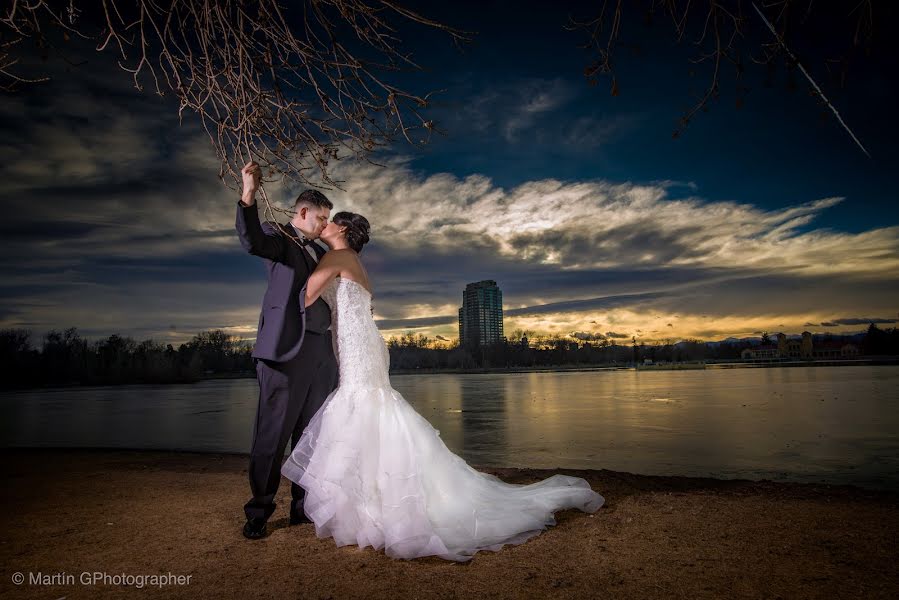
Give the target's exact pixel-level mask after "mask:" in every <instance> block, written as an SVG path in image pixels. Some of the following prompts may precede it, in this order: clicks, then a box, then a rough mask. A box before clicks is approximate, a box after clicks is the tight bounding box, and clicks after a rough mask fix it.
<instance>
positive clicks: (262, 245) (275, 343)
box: [235, 201, 331, 362]
mask: <svg viewBox="0 0 899 600" xmlns="http://www.w3.org/2000/svg"><path fill="white" fill-rule="evenodd" d="M235 227H236V228H237V235H238V237H239V238H240V243H241V245H242V246H243V247H244V248H245V249H246V251H247V252H249V253H250V254H254V255H256V256H261V257H262V258H264V259H265V267H266V271H267V272H268V287H267V288H266V290H265V296H264V297H263V300H262V310H261V312H260V314H259V329H258V331H257V334H256V347H255V348H254V349H253V354H252V356H253V357H255V358H264V359H267V360H272V361H275V362H286V361H288V360H290V359H292V358H293V357H294V356H296V355H297V352H299V351H300V346H301V345H302V344H303V338H304V336H305V335H306V332H307V331H312V332H314V333H324V332H325V331H327V329H328V327H329V326H330V324H331V311H330V308H329V307H328V305H327V304H326V303H325V302H324V301H323V300H322V299H321V298H319V299H318V300H316V301H315V302H313V303H312V304H311V305H310V306H309V307H307V306H306V302H305V300H306V283H307V281H308V279H309V275H310V274H311V273H312V271H314V270H315V267H316V263H315V261H314V260H312V257H311V256H309V253H308V252H307V251H306V250H305V249H304V248H302V247H301V246H299V245H298V244H297V243H296V242H295V241H294V240H292V239H290V238H289V237H288V235H287V234H286V233H285V232H284V231H282V229H281V227H283V228H285V229H286V231H288V232H290V233H291V234H292V233H293V230H292V229H291V225H290V224H286V225H280V226H279V225H278V224H276V223H272V222H269V221H266V222H265V223H260V222H259V212H258V209H257V206H256V205H255V204H254V205H253V206H244V205H243V204H242V203H241V202H240V201H238V203H237V221H236V223H235ZM311 246H312V247H313V249H315V250H316V253H317V255H318V257H319V258H321V256H322V255H323V254H324V249H322V247H321V246H319V245H318V244H316V243H314V242H312V243H311Z"/></svg>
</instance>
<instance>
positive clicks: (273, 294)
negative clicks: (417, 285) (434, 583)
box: [236, 162, 605, 562]
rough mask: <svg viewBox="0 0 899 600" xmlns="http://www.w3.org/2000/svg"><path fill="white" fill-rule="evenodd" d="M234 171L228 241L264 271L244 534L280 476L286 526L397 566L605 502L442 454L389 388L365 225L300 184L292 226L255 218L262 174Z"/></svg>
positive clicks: (494, 540)
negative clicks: (285, 491)
mask: <svg viewBox="0 0 899 600" xmlns="http://www.w3.org/2000/svg"><path fill="white" fill-rule="evenodd" d="M241 173H242V178H243V192H242V196H241V199H240V200H239V201H238V205H237V221H236V228H237V234H238V237H239V238H240V243H241V245H242V246H243V247H244V249H245V250H246V251H247V252H249V253H250V254H253V255H255V256H259V257H260V258H262V259H264V262H265V268H266V273H267V275H268V287H267V288H266V290H265V295H264V296H263V300H262V311H261V313H260V315H259V328H258V332H257V336H256V345H255V348H254V350H253V353H252V356H253V359H254V361H255V363H256V376H257V379H258V382H259V405H258V408H257V411H256V421H255V424H254V426H253V443H252V448H251V450H250V464H249V478H250V489H251V491H252V498H251V499H250V500H249V501H248V502H247V503H246V505H245V506H244V512H245V514H246V518H247V521H246V524H245V525H244V528H243V534H244V536H246V537H247V538H250V539H258V538H262V537H265V536H266V522H267V521H268V519H269V517H271V515H272V513H273V512H274V510H275V502H274V498H275V494H276V492H277V490H278V484H279V482H280V479H281V475H282V474H283V475H284V476H285V477H286V478H287V479H289V480H290V481H291V488H290V489H291V505H290V524H291V525H299V524H302V523H313V524H314V525H315V533H316V535H317V536H318V537H320V538H326V537H332V538H334V542H335V543H336V544H337V546H345V545H349V544H355V545H357V546H359V547H360V548H364V547H365V546H372V547H373V548H375V549H377V550H380V549H384V552H385V554H386V555H387V556H390V557H392V558H402V559H412V558H417V557H420V556H431V555H433V556H439V557H441V558H444V559H447V560H452V561H460V562H461V561H468V560H470V559H471V558H472V557H473V556H474V554H475V553H476V552H478V551H481V550H492V551H497V550H499V549H500V548H501V547H502V546H504V545H505V544H520V543H522V542H524V541H526V540H528V539H530V538H532V537H534V536H536V535H539V534H540V533H541V532H542V531H544V530H545V529H546V528H547V527H548V526H550V525H555V523H556V521H555V517H554V515H553V513H554V512H556V511H559V510H565V509H571V508H576V509H579V510H581V511H584V512H588V513H593V512H596V511H597V510H598V509H599V508H600V507H601V506H602V505H603V503H604V502H605V499H604V498H603V497H602V496H601V495H600V494H598V493H597V492H595V491H593V490H592V489H591V488H590V485H589V483H587V481H586V480H584V479H582V478H580V477H571V476H567V475H562V474H556V475H553V476H551V477H548V478H546V479H544V480H542V481H538V482H536V483H532V484H527V485H521V484H510V483H506V482H504V481H502V480H501V479H499V478H498V477H495V476H494V475H491V474H489V473H483V472H480V471H477V470H475V469H473V468H472V467H471V466H469V465H468V464H467V463H466V462H465V461H464V460H463V459H462V458H460V457H459V456H457V455H456V454H454V453H453V452H452V451H450V450H449V448H447V446H446V444H444V442H443V440H442V439H441V438H440V432H439V431H438V430H436V429H435V428H434V427H433V426H432V425H431V424H430V423H429V422H428V421H427V420H426V419H425V418H424V417H422V416H421V415H420V414H419V413H418V412H417V411H416V410H415V409H414V408H413V407H412V405H410V404H409V403H408V402H407V401H406V399H405V398H403V396H402V395H401V394H400V393H399V392H397V391H396V390H395V389H393V388H392V387H391V386H390V377H389V375H388V370H389V366H390V355H389V353H388V350H387V346H386V344H385V342H384V339H383V338H382V337H381V334H380V332H379V331H378V327H377V325H376V324H375V320H374V317H373V315H372V310H371V301H372V289H373V288H372V284H371V279H370V278H369V275H368V272H367V271H366V269H365V266H364V265H363V263H362V261H361V260H360V255H361V253H362V250H363V248H364V247H365V245H366V244H367V243H368V241H369V234H370V229H371V227H370V224H369V222H368V220H367V219H366V218H365V217H363V216H362V215H358V214H354V213H351V212H337V213H335V214H334V216H333V217H331V214H330V211H331V209H332V208H333V205H332V203H331V201H330V200H328V198H327V197H325V195H324V194H322V193H321V192H319V191H317V190H313V189H309V190H306V191H304V192H303V193H301V194H300V195H299V197H298V198H297V199H296V201H295V203H294V216H293V218H292V219H291V220H290V222H289V223H287V224H281V223H277V222H269V221H267V222H264V223H261V222H260V220H259V213H258V209H257V207H256V200H255V196H256V192H257V191H258V189H259V186H260V177H261V169H260V167H259V165H258V164H257V163H256V162H249V163H247V164H246V165H245V166H244V167H243V169H242V170H241ZM316 240H319V241H321V242H324V244H325V245H326V246H327V247H328V250H327V251H325V249H324V248H323V247H322V246H321V245H320V244H319V243H318V242H317V241H316ZM288 439H290V441H291V448H292V449H291V452H290V456H289V457H288V458H287V460H286V461H285V462H283V464H282V461H283V459H284V454H285V449H286V447H287V442H288Z"/></svg>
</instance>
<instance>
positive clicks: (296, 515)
mask: <svg viewBox="0 0 899 600" xmlns="http://www.w3.org/2000/svg"><path fill="white" fill-rule="evenodd" d="M311 522H312V519H310V518H309V517H307V516H306V513H302V512H298V511H295V510H292V511H290V524H291V525H302V524H303V523H311Z"/></svg>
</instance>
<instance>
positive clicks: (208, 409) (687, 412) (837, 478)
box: [0, 366, 899, 489]
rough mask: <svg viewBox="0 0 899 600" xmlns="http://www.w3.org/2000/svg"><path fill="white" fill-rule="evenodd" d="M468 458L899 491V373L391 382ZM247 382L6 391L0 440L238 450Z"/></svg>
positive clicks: (615, 374)
mask: <svg viewBox="0 0 899 600" xmlns="http://www.w3.org/2000/svg"><path fill="white" fill-rule="evenodd" d="M392 383H393V386H394V387H395V388H396V389H397V390H398V391H399V392H400V393H402V394H403V396H404V397H405V398H406V399H407V400H409V402H410V403H411V404H412V405H413V406H415V408H416V409H417V410H418V411H419V412H420V413H421V414H422V415H424V416H425V417H426V418H427V419H428V420H429V421H430V422H431V423H432V424H433V425H434V426H435V427H436V428H437V429H439V430H440V432H441V438H442V439H443V440H444V441H445V443H446V444H447V445H448V446H449V448H450V449H451V450H453V451H454V452H456V453H458V454H459V455H460V456H462V457H463V458H464V459H465V460H467V461H468V462H470V463H471V464H474V465H483V466H516V467H537V468H555V467H562V468H591V469H599V468H605V469H611V470H615V471H630V472H634V473H644V474H658V475H667V474H676V475H701V476H714V477H724V478H734V477H743V478H749V479H760V478H769V479H775V480H794V481H826V482H830V483H856V484H859V485H865V486H869V487H889V488H894V489H895V488H899V410H896V408H897V406H896V405H897V400H899V395H897V392H896V390H897V389H899V367H896V366H852V367H802V368H759V369H726V370H725V369H721V370H718V369H715V370H705V371H641V372H637V371H587V372H569V373H558V372H540V373H512V374H470V375H459V374H443V375H399V376H396V375H395V376H393V377H392ZM257 394H258V386H257V383H256V380H255V379H236V380H214V381H204V382H201V383H198V384H195V385H179V386H155V385H135V386H120V387H96V388H74V389H54V390H40V391H27V392H14V393H3V394H0V414H2V417H3V418H2V421H0V443H2V444H3V445H4V446H55V447H86V446H88V447H116V448H152V449H178V450H196V451H203V452H239V453H246V452H248V451H249V447H250V435H251V432H252V424H253V418H254V414H255V410H256V397H257Z"/></svg>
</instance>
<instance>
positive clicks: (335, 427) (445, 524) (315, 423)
mask: <svg viewBox="0 0 899 600" xmlns="http://www.w3.org/2000/svg"><path fill="white" fill-rule="evenodd" d="M281 472H282V473H283V474H284V476H285V477H287V478H288V479H290V480H291V481H294V482H296V483H297V484H299V485H300V486H301V487H303V488H304V489H305V490H306V500H305V505H304V508H305V512H306V515H307V516H308V517H309V518H310V519H311V520H312V521H313V522H314V523H315V532H316V535H317V536H318V537H320V538H326V537H332V538H334V541H335V543H336V544H337V545H338V546H345V545H349V544H355V545H358V546H359V547H360V548H363V547H365V546H372V547H373V548H376V549H382V548H383V549H384V551H385V553H386V554H387V556H390V557H393V558H404V559H411V558H417V557H420V556H439V557H441V558H444V559H447V560H454V561H467V560H470V559H471V558H472V556H473V555H474V554H475V553H476V552H478V551H480V550H492V551H496V550H499V549H500V548H501V547H502V546H503V545H505V544H520V543H522V542H524V541H526V540H527V539H529V538H531V537H534V536H536V535H538V534H539V533H540V532H541V531H543V530H545V529H546V528H547V526H550V525H555V523H556V521H555V518H554V516H553V513H554V512H555V511H558V510H564V509H569V508H576V509H579V510H582V511H584V512H589V513H592V512H595V511H596V510H598V509H599V507H600V506H602V505H603V503H604V501H605V500H604V498H603V497H602V496H601V495H599V494H598V493H596V492H595V491H593V490H592V489H591V488H590V485H589V484H588V483H587V481H586V480H584V479H582V478H580V477H569V476H567V475H553V476H552V477H549V478H547V479H544V480H542V481H539V482H537V483H532V484H529V485H516V484H509V483H505V482H503V481H502V480H501V479H499V478H497V477H495V476H493V475H490V474H488V473H482V472H480V471H477V470H475V469H473V468H471V467H470V466H469V465H468V464H467V463H466V462H465V461H464V460H462V459H461V458H460V457H459V456H457V455H456V454H453V452H451V451H450V450H449V449H448V448H447V447H446V445H445V444H444V443H443V440H442V439H441V438H440V432H439V431H437V430H436V429H434V427H433V426H432V425H431V424H430V423H429V422H428V421H427V420H426V419H425V418H424V417H422V416H421V415H420V414H419V413H418V412H417V411H416V410H415V409H414V408H413V407H412V406H411V405H410V404H409V403H408V402H407V401H406V400H405V399H404V398H403V397H402V395H401V394H400V393H399V392H397V391H396V390H394V389H393V388H391V387H377V388H371V387H368V388H365V387H348V386H341V387H338V388H337V389H336V390H334V391H333V392H332V393H331V395H330V396H329V397H328V398H327V399H326V400H325V403H324V404H323V405H322V408H321V409H320V410H319V411H318V412H317V413H316V414H315V416H314V417H313V418H312V420H311V421H310V423H309V425H308V426H307V427H306V429H305V431H304V433H303V435H302V436H301V438H300V441H299V443H298V444H297V446H296V447H295V448H294V450H293V452H292V453H291V455H290V457H289V458H288V460H287V461H286V462H285V463H284V465H283V466H282V468H281Z"/></svg>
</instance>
